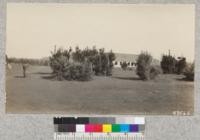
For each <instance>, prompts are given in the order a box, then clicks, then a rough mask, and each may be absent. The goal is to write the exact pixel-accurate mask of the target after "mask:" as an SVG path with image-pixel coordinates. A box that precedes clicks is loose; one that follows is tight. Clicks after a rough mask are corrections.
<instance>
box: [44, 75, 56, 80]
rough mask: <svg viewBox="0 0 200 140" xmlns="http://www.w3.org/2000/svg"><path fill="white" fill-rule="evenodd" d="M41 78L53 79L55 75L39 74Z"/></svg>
mask: <svg viewBox="0 0 200 140" xmlns="http://www.w3.org/2000/svg"><path fill="white" fill-rule="evenodd" d="M41 78H42V79H46V80H55V75H48V76H41Z"/></svg>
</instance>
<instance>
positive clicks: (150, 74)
mask: <svg viewBox="0 0 200 140" xmlns="http://www.w3.org/2000/svg"><path fill="white" fill-rule="evenodd" d="M152 60H153V58H152V56H151V55H150V54H149V53H148V52H142V53H141V54H140V55H139V56H138V59H137V67H136V73H137V75H138V76H139V77H140V78H141V79H142V80H150V79H155V78H156V77H157V76H158V74H160V73H161V72H162V71H161V68H160V67H158V66H152V65H151V63H152Z"/></svg>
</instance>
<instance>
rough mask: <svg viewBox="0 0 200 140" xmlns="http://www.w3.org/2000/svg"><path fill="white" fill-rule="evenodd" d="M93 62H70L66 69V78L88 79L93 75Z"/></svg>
mask: <svg viewBox="0 0 200 140" xmlns="http://www.w3.org/2000/svg"><path fill="white" fill-rule="evenodd" d="M91 76H92V70H91V64H90V63H89V62H84V63H77V62H76V63H69V64H68V65H67V66H66V68H65V71H64V78H65V79H66V80H80V81H87V80H90V79H91V78H92V77H91Z"/></svg>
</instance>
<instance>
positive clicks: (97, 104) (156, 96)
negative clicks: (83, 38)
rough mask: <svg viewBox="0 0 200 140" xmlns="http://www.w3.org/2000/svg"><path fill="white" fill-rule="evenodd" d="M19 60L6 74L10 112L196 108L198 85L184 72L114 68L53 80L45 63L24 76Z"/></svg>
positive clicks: (159, 111)
mask: <svg viewBox="0 0 200 140" xmlns="http://www.w3.org/2000/svg"><path fill="white" fill-rule="evenodd" d="M21 69H22V68H21V66H20V65H12V69H11V70H7V76H6V92H7V93H6V98H7V99H6V112H7V113H61V114H62V113H65V114H80V113H82V114H145V113H147V114H159V115H172V113H173V111H184V112H190V113H191V114H192V113H193V107H194V93H193V92H194V84H193V82H188V81H184V80H182V78H183V76H181V75H160V76H159V77H158V78H157V79H156V80H152V81H142V80H139V79H138V77H137V75H136V74H135V72H134V71H122V70H121V69H114V72H113V76H112V77H103V76H94V78H93V80H91V81H88V82H79V81H55V80H52V79H49V76H50V73H51V70H50V68H49V67H45V66H30V67H29V68H28V77H27V78H22V70H21Z"/></svg>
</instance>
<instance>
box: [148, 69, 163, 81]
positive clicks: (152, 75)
mask: <svg viewBox="0 0 200 140" xmlns="http://www.w3.org/2000/svg"><path fill="white" fill-rule="evenodd" d="M161 73H162V69H161V68H160V66H151V67H150V72H149V77H150V79H155V78H156V77H157V76H158V75H159V74H161Z"/></svg>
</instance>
